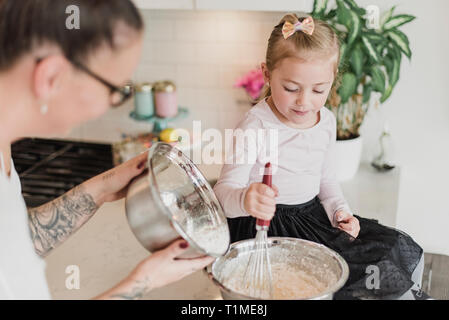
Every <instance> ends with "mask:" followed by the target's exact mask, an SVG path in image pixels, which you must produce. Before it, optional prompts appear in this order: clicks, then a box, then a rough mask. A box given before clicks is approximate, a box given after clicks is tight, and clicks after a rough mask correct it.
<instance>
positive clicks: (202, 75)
mask: <svg viewBox="0 0 449 320" xmlns="http://www.w3.org/2000/svg"><path fill="white" fill-rule="evenodd" d="M141 12H142V15H143V17H144V20H145V36H144V46H143V52H142V58H141V62H140V64H139V66H138V68H137V70H136V72H135V75H134V77H133V80H134V81H135V82H154V81H157V80H164V79H169V80H172V81H174V82H175V83H176V85H177V90H178V101H179V105H180V106H184V107H187V108H188V109H189V111H190V114H189V117H188V118H186V119H181V120H179V121H175V122H173V123H171V124H170V126H173V127H183V128H187V129H191V128H192V122H193V121H194V120H201V127H202V128H203V129H208V128H218V129H220V130H224V129H226V128H234V127H235V125H236V124H237V122H238V121H239V120H240V119H241V118H242V116H243V115H244V113H245V112H247V111H248V110H249V109H250V108H251V105H250V103H249V98H248V96H247V95H246V93H245V92H244V90H243V89H237V88H234V87H233V85H234V83H235V81H236V79H237V78H238V77H240V76H243V75H244V74H245V73H246V72H248V71H249V70H251V69H253V68H255V67H257V66H258V65H260V63H261V62H263V61H264V58H265V50H266V45H267V41H268V38H269V36H270V33H271V30H272V28H273V27H274V26H275V25H276V24H277V23H278V22H279V20H280V19H281V18H282V16H283V13H279V12H277V13H271V12H244V11H239V12H231V11H229V12H228V11H223V12H219V11H211V12H207V11H182V10H141ZM133 103H134V102H133V101H130V102H129V103H128V104H127V105H125V106H123V107H121V108H119V109H116V110H110V111H108V112H107V113H106V114H105V115H103V116H102V117H100V118H99V119H96V120H93V121H91V122H89V123H86V124H84V125H82V126H81V127H79V128H77V129H74V130H73V131H72V132H71V133H70V134H69V137H71V138H75V139H85V140H92V141H107V142H116V141H119V140H120V139H121V138H122V134H136V133H139V132H144V131H150V130H151V129H152V125H151V124H146V123H139V122H136V121H133V120H131V119H130V118H129V117H128V115H129V112H130V111H131V110H132V109H133Z"/></svg>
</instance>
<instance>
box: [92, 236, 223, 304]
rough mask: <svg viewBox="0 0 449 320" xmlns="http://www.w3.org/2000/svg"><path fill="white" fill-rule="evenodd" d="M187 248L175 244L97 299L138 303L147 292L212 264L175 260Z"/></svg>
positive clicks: (202, 260) (206, 260)
mask: <svg viewBox="0 0 449 320" xmlns="http://www.w3.org/2000/svg"><path fill="white" fill-rule="evenodd" d="M187 248H188V242H186V241H185V240H176V241H174V242H173V243H172V244H171V245H170V246H169V247H167V248H165V249H163V250H160V251H157V252H155V253H153V254H152V255H151V256H149V257H148V258H146V259H145V260H143V261H142V262H141V263H139V264H138V265H137V267H136V268H135V269H134V270H133V271H132V272H131V274H130V275H129V276H128V277H127V278H126V279H125V280H123V281H122V282H121V283H119V284H118V285H117V286H115V287H114V288H112V289H110V290H109V291H107V292H105V293H104V294H102V295H100V296H98V297H97V298H96V299H140V298H142V297H144V296H145V294H147V293H148V292H149V291H151V290H153V289H156V288H160V287H163V286H165V285H167V284H169V283H172V282H175V281H178V280H180V279H182V278H184V277H185V276H187V275H189V274H191V273H193V272H195V271H198V270H201V269H202V268H204V267H205V266H207V265H208V264H210V263H212V262H213V261H214V258H212V257H204V258H197V259H178V260H177V259H176V258H177V257H178V256H180V255H181V254H182V253H183V252H184V251H185V250H187Z"/></svg>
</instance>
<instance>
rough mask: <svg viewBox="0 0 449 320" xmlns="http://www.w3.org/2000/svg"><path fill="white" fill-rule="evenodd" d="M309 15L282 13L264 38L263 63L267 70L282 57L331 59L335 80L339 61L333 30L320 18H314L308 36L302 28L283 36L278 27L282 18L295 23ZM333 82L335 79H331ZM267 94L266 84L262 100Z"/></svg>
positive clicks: (336, 37) (337, 41) (280, 26)
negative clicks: (269, 33) (265, 50)
mask: <svg viewBox="0 0 449 320" xmlns="http://www.w3.org/2000/svg"><path fill="white" fill-rule="evenodd" d="M308 16H309V15H307V14H300V17H298V16H297V15H296V14H292V13H290V14H287V15H285V16H284V17H283V18H282V19H281V21H280V22H279V24H278V25H276V26H275V27H274V29H273V31H272V32H271V36H270V38H269V39H268V48H267V54H266V64H267V69H268V71H269V72H272V71H273V70H274V69H275V68H276V66H277V65H278V64H279V63H280V62H281V61H282V60H283V59H285V58H290V57H295V58H299V59H301V60H304V61H307V60H309V59H311V58H323V59H326V58H327V59H332V58H333V59H335V65H334V78H335V79H337V75H338V65H339V63H340V41H339V39H338V36H337V34H336V33H335V31H334V30H333V29H332V28H331V27H330V26H329V25H328V24H327V23H326V22H324V21H321V20H317V19H314V23H315V29H314V31H313V33H312V35H308V34H306V33H304V32H302V31H296V32H295V33H294V34H293V35H291V36H290V37H288V38H287V39H284V36H283V35H282V27H283V25H284V23H285V22H286V21H288V22H290V23H292V24H296V23H297V22H298V21H301V22H302V21H303V20H304V19H305V18H306V17H308ZM334 82H335V81H334ZM270 95H271V89H270V87H266V89H265V92H264V94H263V95H262V99H265V98H266V97H268V96H270Z"/></svg>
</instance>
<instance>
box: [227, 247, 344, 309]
mask: <svg viewBox="0 0 449 320" xmlns="http://www.w3.org/2000/svg"><path fill="white" fill-rule="evenodd" d="M271 251H275V250H273V249H271ZM248 257H249V255H246V257H242V256H240V257H238V258H234V259H230V260H228V261H227V262H226V265H225V266H223V270H222V272H221V273H220V282H221V283H222V284H223V285H224V286H225V287H227V288H229V289H230V290H232V291H234V292H237V293H240V294H243V295H246V296H250V289H249V288H247V287H245V285H244V283H245V281H244V279H243V275H244V273H245V270H246V268H247V263H248ZM270 259H271V261H272V263H271V271H272V276H273V299H279V300H283V299H307V298H310V297H313V296H317V295H319V294H321V293H323V292H324V291H326V290H327V289H328V285H329V284H332V283H335V282H336V281H337V278H336V276H333V275H331V274H330V273H329V274H326V275H325V277H324V279H326V281H322V280H320V279H318V278H317V277H316V276H315V275H314V274H312V272H311V271H310V270H311V269H310V268H309V267H308V266H307V264H308V262H307V261H304V260H303V261H301V262H299V265H300V266H301V267H300V266H298V264H296V265H295V264H293V263H292V261H289V257H288V255H287V254H286V253H285V252H284V253H281V252H280V251H279V252H277V254H271V255H270ZM324 269H326V268H324ZM315 271H316V268H315ZM323 272H325V271H324V270H323Z"/></svg>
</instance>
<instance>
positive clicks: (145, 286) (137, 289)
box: [111, 278, 150, 300]
mask: <svg viewBox="0 0 449 320" xmlns="http://www.w3.org/2000/svg"><path fill="white" fill-rule="evenodd" d="M149 291H150V280H149V279H148V278H145V280H136V281H135V282H134V284H133V286H132V288H131V289H130V290H129V292H124V293H116V294H113V295H111V298H120V299H124V300H137V299H141V298H143V297H144V296H145V294H147V293H148V292H149Z"/></svg>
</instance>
